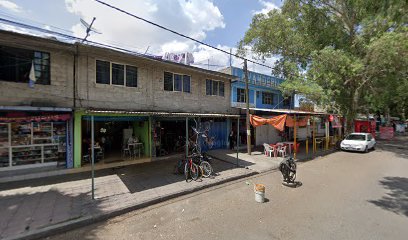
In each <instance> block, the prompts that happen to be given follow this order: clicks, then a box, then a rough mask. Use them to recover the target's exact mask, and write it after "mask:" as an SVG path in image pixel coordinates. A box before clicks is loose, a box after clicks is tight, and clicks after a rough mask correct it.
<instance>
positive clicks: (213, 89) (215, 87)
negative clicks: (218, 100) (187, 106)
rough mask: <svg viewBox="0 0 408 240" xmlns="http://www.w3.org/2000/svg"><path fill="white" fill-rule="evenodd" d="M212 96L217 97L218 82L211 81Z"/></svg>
mask: <svg viewBox="0 0 408 240" xmlns="http://www.w3.org/2000/svg"><path fill="white" fill-rule="evenodd" d="M212 95H218V82H217V81H213V83H212Z"/></svg>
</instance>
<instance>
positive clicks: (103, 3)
mask: <svg viewBox="0 0 408 240" xmlns="http://www.w3.org/2000/svg"><path fill="white" fill-rule="evenodd" d="M94 1H95V2H98V3H100V4H102V5H105V6H107V7H110V8H112V9H115V10H117V11H119V12H122V13H124V14H126V15H129V16H131V17H134V18H136V19H139V20H141V21H144V22H146V23H149V24H151V25H153V26H156V27H158V28H161V29H163V30H166V31H168V32H171V33H173V34H176V35H178V36H180V37H183V38H186V39H189V40H191V41H193V42H196V43H199V44H202V45H204V46H207V47H209V48H212V49H215V50H217V51H220V52H223V53H226V54H228V55H232V56H234V57H237V58H240V59H242V60H247V61H248V62H251V63H254V64H257V65H260V66H263V67H266V68H270V69H274V68H273V67H271V66H268V65H266V64H263V63H258V62H256V61H253V60H251V59H246V58H244V57H241V56H239V55H237V54H232V53H230V52H228V51H225V50H223V49H221V48H217V47H214V46H212V45H210V44H208V43H205V42H202V41H200V40H197V39H195V38H192V37H189V36H187V35H185V34H182V33H179V32H177V31H174V30H172V29H170V28H167V27H165V26H162V25H160V24H157V23H154V22H152V21H149V20H147V19H145V18H142V17H139V16H137V15H134V14H132V13H130V12H128V11H125V10H123V9H120V8H118V7H115V6H113V5H111V4H108V3H105V2H103V1H101V0H94Z"/></svg>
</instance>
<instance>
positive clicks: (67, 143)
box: [0, 110, 73, 170]
mask: <svg viewBox="0 0 408 240" xmlns="http://www.w3.org/2000/svg"><path fill="white" fill-rule="evenodd" d="M71 131H72V123H71V113H70V112H68V110H67V111H66V112H61V111H58V112H57V111H15V110H14V111H0V169H1V170H7V169H10V170H12V169H21V168H30V167H41V166H55V167H63V168H71V167H72V166H73V164H72V156H71V152H72V148H71V146H72V138H71V136H72V134H71Z"/></svg>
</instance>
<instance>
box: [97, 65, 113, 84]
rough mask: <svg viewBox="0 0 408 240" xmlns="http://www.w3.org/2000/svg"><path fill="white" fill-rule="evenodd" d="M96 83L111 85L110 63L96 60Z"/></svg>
mask: <svg viewBox="0 0 408 240" xmlns="http://www.w3.org/2000/svg"><path fill="white" fill-rule="evenodd" d="M96 83H100V84H110V62H106V61H99V60H96Z"/></svg>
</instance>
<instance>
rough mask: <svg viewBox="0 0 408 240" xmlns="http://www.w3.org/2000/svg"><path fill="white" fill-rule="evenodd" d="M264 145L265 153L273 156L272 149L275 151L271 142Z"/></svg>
mask: <svg viewBox="0 0 408 240" xmlns="http://www.w3.org/2000/svg"><path fill="white" fill-rule="evenodd" d="M263 146H264V154H265V155H266V156H268V157H272V151H273V149H272V147H271V146H269V144H267V143H264V144H263Z"/></svg>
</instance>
